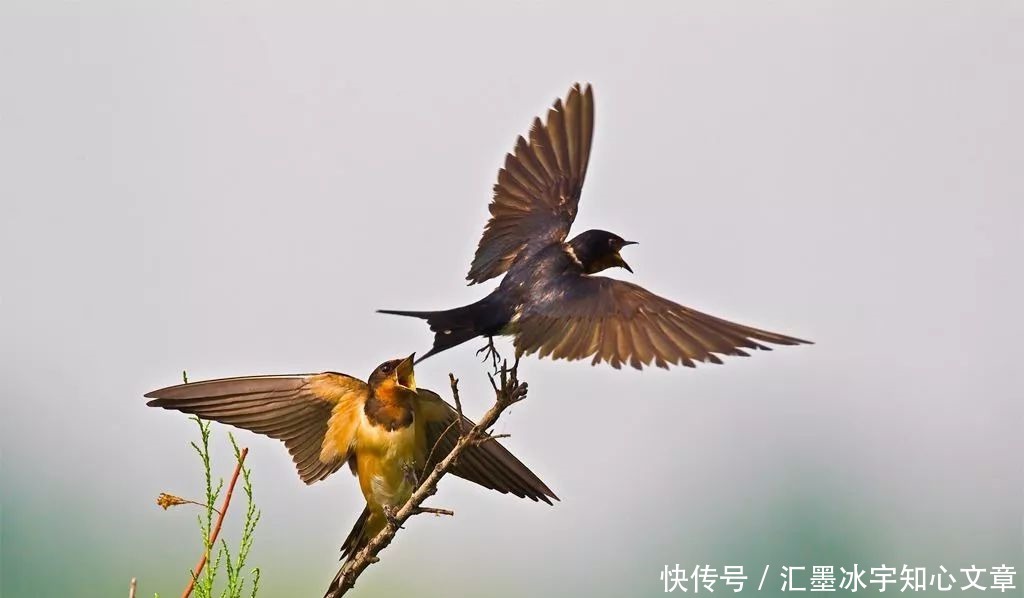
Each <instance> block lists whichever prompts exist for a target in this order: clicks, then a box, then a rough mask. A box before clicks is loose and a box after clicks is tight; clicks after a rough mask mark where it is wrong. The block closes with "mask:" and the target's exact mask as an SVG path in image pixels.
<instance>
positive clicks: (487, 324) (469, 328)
mask: <svg viewBox="0 0 1024 598" xmlns="http://www.w3.org/2000/svg"><path fill="white" fill-rule="evenodd" d="M377 312H378V313H382V314H391V315H395V316H407V317H410V318H419V319H421V320H426V321H427V324H429V325H430V329H431V330H432V331H433V332H434V345H433V346H432V347H431V348H430V350H429V351H427V352H426V353H424V354H423V356H422V357H420V358H419V359H417V360H416V363H419V362H421V361H423V360H424V359H426V358H428V357H430V356H431V355H436V354H437V353H440V352H441V351H444V350H446V349H451V348H452V347H454V346H457V345H461V344H462V343H464V342H466V341H468V340H470V339H472V338H475V337H478V336H493V335H495V334H497V333H498V331H499V330H500V329H501V327H502V326H503V325H504V324H505V322H503V321H501V312H500V310H495V309H494V308H493V306H492V305H490V304H489V303H488V302H487V299H483V300H481V301H477V302H476V303H472V304H470V305H465V306H463V307H456V308H455V309H446V310H441V311H405V310H396V309H379V310H377Z"/></svg>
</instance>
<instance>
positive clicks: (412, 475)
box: [402, 463, 420, 488]
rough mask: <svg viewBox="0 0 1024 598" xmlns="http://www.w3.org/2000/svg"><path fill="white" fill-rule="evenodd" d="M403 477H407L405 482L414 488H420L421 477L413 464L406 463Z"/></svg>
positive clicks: (403, 467) (403, 468)
mask: <svg viewBox="0 0 1024 598" xmlns="http://www.w3.org/2000/svg"><path fill="white" fill-rule="evenodd" d="M402 475H403V476H405V481H407V482H409V484H411V485H412V487H413V488H419V487H420V477H419V476H418V475H416V468H415V467H413V464H412V463H406V464H405V465H403V466H402Z"/></svg>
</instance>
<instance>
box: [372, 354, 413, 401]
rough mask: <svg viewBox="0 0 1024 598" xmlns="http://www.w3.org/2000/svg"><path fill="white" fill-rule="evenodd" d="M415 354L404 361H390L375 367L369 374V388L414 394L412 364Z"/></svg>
mask: <svg viewBox="0 0 1024 598" xmlns="http://www.w3.org/2000/svg"><path fill="white" fill-rule="evenodd" d="M415 358H416V354H415V353H413V354H412V355H410V356H408V357H406V358H404V359H392V360H390V361H385V362H384V363H382V364H380V365H379V366H377V369H375V370H373V373H372V374H370V386H371V387H373V388H374V389H387V390H390V389H395V390H405V391H411V392H416V374H415V372H413V369H412V363H413V360H414V359H415Z"/></svg>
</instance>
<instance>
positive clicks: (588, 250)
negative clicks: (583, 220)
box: [569, 229, 636, 274]
mask: <svg viewBox="0 0 1024 598" xmlns="http://www.w3.org/2000/svg"><path fill="white" fill-rule="evenodd" d="M626 245H636V241H626V240H624V239H623V238H622V237H620V236H619V235H616V234H615V233H610V232H608V231H605V230H597V229H592V230H588V231H586V232H583V233H580V234H578V235H576V236H575V237H573V239H572V240H571V241H569V251H570V254H571V255H572V256H573V257H575V258H576V260H578V261H579V263H580V265H581V266H582V267H583V271H584V272H586V273H587V274H593V273H595V272H600V271H601V270H605V269H607V268H625V269H626V270H629V271H630V272H632V271H633V269H632V268H630V267H629V264H627V263H626V260H624V259H622V255H620V254H619V251H621V250H622V248H623V247H625V246H626Z"/></svg>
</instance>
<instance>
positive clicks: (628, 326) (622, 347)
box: [515, 275, 808, 369]
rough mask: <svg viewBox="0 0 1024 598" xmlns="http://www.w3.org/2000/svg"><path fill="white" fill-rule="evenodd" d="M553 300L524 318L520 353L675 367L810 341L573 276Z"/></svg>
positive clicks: (627, 286)
mask: <svg viewBox="0 0 1024 598" xmlns="http://www.w3.org/2000/svg"><path fill="white" fill-rule="evenodd" d="M544 296H545V299H544V300H542V301H540V302H537V303H534V304H531V305H528V306H527V307H526V309H525V310H524V311H523V313H522V315H521V317H520V319H519V322H518V328H517V332H516V337H515V346H516V351H517V352H518V353H519V354H530V353H534V352H537V353H539V356H540V357H546V356H549V355H550V356H551V358H552V359H570V360H572V359H584V358H588V357H591V356H593V361H592V363H593V364H597V363H599V362H601V361H606V362H608V363H610V364H611V365H612V367H614V368H616V369H618V368H620V367H622V364H624V363H628V364H629V365H631V366H633V367H634V368H637V369H642V367H643V366H645V365H650V363H651V362H652V361H653V362H654V363H655V364H656V365H657V366H658V367H662V368H666V369H667V368H668V364H670V363H672V364H678V363H682V364H683V365H685V366H688V367H694V365H695V362H697V361H709V362H711V363H722V360H721V359H719V358H718V355H716V354H720V355H743V356H746V355H747V353H746V352H745V351H744V350H743V349H761V350H765V351H770V350H771V349H770V347H767V346H765V345H763V344H761V343H760V342H758V341H763V342H766V343H774V344H777V345H796V344H801V343H808V341H805V340H801V339H798V338H793V337H790V336H785V335H782V334H776V333H774V332H768V331H767V330H760V329H758V328H751V327H749V326H744V325H742V324H736V323H734V322H729V321H727V320H723V319H721V318H716V317H715V316H710V315H708V314H705V313H701V312H699V311H697V310H695V309H690V308H689V307H683V306H682V305H679V304H678V303H675V302H673V301H669V300H668V299H665V298H663V297H659V296H658V295H655V294H654V293H652V292H650V291H648V290H647V289H644V288H643V287H640V286H638V285H635V284H631V283H628V282H624V281H621V280H614V279H611V278H605V277H603V276H584V275H567V276H566V277H565V278H562V279H560V280H559V281H557V283H556V285H555V290H554V291H553V292H550V293H546V294H545V295H544Z"/></svg>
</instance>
